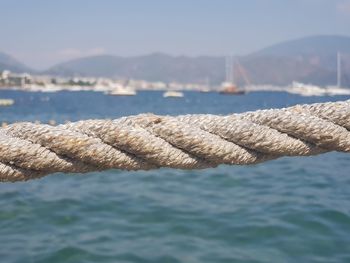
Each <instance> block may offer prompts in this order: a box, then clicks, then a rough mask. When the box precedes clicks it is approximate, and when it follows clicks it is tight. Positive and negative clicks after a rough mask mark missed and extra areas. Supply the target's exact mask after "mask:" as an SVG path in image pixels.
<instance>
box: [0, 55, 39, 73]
mask: <svg viewBox="0 0 350 263" xmlns="http://www.w3.org/2000/svg"><path fill="white" fill-rule="evenodd" d="M3 70H10V71H12V72H16V73H23V72H28V73H29V72H33V70H32V69H30V68H29V67H27V66H25V65H24V64H22V63H21V62H19V61H18V60H16V59H15V58H13V57H11V56H10V55H8V54H5V53H1V52H0V72H1V71H3Z"/></svg>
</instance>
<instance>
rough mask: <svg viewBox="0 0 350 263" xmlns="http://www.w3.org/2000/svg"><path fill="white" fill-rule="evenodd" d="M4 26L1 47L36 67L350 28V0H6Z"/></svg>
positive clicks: (232, 46) (229, 46)
mask: <svg viewBox="0 0 350 263" xmlns="http://www.w3.org/2000/svg"><path fill="white" fill-rule="evenodd" d="M0 32H1V37H0V52H5V53H7V54H10V55H12V56H14V57H15V58H17V59H18V60H20V61H21V62H23V63H25V64H26V65H28V66H30V67H33V68H35V69H46V68H48V67H50V66H52V65H54V64H56V63H59V62H63V61H67V60H70V59H74V58H78V57H84V56H92V55H100V54H112V55H118V56H136V55H142V54H148V53H153V52H164V53H169V54H172V55H190V56H197V55H225V54H234V55H245V54H248V53H250V52H254V51H256V50H259V49H261V48H263V47H266V46H269V45H271V44H275V43H279V42H282V41H287V40H291V39H295V38H300V37H305V36H310V35H346V36H350V0H56V1H54V0H0Z"/></svg>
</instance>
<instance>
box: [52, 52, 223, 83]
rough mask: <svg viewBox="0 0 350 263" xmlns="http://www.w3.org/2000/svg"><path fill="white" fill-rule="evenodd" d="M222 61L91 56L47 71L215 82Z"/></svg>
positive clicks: (162, 56) (163, 56)
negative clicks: (208, 80)
mask: <svg viewBox="0 0 350 263" xmlns="http://www.w3.org/2000/svg"><path fill="white" fill-rule="evenodd" d="M222 61H223V58H218V57H208V56H203V57H186V56H176V57H174V56H170V55H167V54H162V53H153V54H150V55H145V56H137V57H119V56H109V55H101V56H93V57H87V58H81V59H75V60H72V61H68V62H65V63H62V64H59V65H56V66H54V67H52V68H51V69H49V70H48V72H47V73H49V74H54V75H80V76H96V77H115V78H117V77H122V78H134V79H144V80H148V81H165V82H171V81H178V82H204V81H205V80H206V78H207V77H209V78H210V79H211V80H212V81H214V82H219V81H221V80H222V79H223V78H224V64H223V62H222Z"/></svg>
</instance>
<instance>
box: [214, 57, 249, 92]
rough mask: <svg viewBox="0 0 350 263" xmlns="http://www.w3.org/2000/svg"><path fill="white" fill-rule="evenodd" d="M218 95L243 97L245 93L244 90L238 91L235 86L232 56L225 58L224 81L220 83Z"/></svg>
mask: <svg viewBox="0 0 350 263" xmlns="http://www.w3.org/2000/svg"><path fill="white" fill-rule="evenodd" d="M237 63H238V62H237ZM219 93H220V94H225V95H243V94H245V93H246V91H245V90H243V89H239V88H238V86H237V85H236V84H235V81H234V71H233V58H232V56H227V57H226V81H225V82H223V83H222V85H221V89H220V90H219Z"/></svg>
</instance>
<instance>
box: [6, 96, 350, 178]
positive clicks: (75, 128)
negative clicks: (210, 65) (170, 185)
mask: <svg viewBox="0 0 350 263" xmlns="http://www.w3.org/2000/svg"><path fill="white" fill-rule="evenodd" d="M329 151H340V152H349V151H350V100H348V101H340V102H327V103H315V104H309V105H307V104H305V105H296V106H293V107H289V108H282V109H269V110H258V111H253V112H246V113H241V114H232V115H227V116H218V115H209V114H205V115H204V114H194V115H181V116H158V115H154V114H141V115H136V116H129V117H122V118H119V119H115V120H83V121H78V122H73V123H68V124H61V125H57V126H51V125H47V124H35V123H29V122H21V123H14V124H10V125H8V126H7V127H3V128H0V181H2V182H8V181H10V182H14V181H26V180H29V179H34V178H40V177H43V176H46V175H48V174H51V173H56V172H63V173H86V172H90V171H101V170H106V169H123V170H150V169H156V168H159V167H171V168H179V169H204V168H209V167H216V166H217V165H219V164H230V165H234V164H238V165H243V164H244V165H246V164H256V163H261V162H264V161H267V160H272V159H276V158H279V157H282V156H310V155H316V154H320V153H324V152H329Z"/></svg>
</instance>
